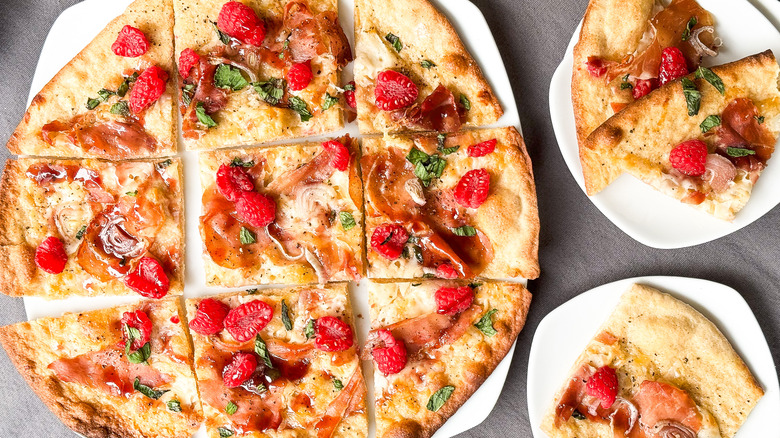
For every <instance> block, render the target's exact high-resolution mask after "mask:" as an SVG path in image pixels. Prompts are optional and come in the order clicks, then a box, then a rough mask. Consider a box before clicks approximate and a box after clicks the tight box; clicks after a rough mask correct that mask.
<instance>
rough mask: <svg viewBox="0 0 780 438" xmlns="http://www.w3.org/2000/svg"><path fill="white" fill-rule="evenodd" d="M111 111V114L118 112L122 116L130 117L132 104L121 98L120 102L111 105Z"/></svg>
mask: <svg viewBox="0 0 780 438" xmlns="http://www.w3.org/2000/svg"><path fill="white" fill-rule="evenodd" d="M109 111H110V112H111V114H118V115H120V116H125V117H128V116H130V105H128V104H127V101H126V100H120V101H119V102H117V103H115V104H113V105H111V109H110V110H109Z"/></svg>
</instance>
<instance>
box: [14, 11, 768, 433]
mask: <svg viewBox="0 0 780 438" xmlns="http://www.w3.org/2000/svg"><path fill="white" fill-rule="evenodd" d="M389 1H392V0H389ZM442 1H445V2H446V0H442ZM472 1H473V2H474V3H475V4H477V6H479V8H480V9H481V10H482V12H483V13H484V14H485V17H486V18H487V21H488V23H490V28H491V30H492V31H493V35H494V36H495V39H496V41H497V42H498V47H499V49H500V51H501V55H502V56H503V59H504V63H505V64H506V68H507V70H508V72H509V78H510V80H511V81H512V86H513V89H514V93H515V99H516V100H517V104H518V106H519V110H520V119H521V122H522V125H523V131H524V134H525V137H526V141H527V143H528V149H529V152H530V154H531V158H532V160H533V164H534V173H535V176H536V184H537V191H538V196H539V209H540V215H541V223H542V235H541V247H540V256H541V265H542V276H541V278H540V279H539V280H536V281H533V282H531V283H530V284H529V289H530V290H531V292H533V294H534V300H533V303H532V306H531V312H530V315H529V319H528V322H527V324H526V326H525V329H524V330H523V332H522V333H521V334H520V339H519V343H518V348H517V351H516V353H515V356H514V360H513V361H512V367H511V369H510V371H509V378H508V379H507V382H506V385H505V386H504V390H503V393H502V394H501V398H500V400H499V402H498V404H497V405H496V408H495V409H494V411H493V413H492V414H491V415H490V417H489V418H488V419H487V420H486V421H485V422H484V423H482V424H481V425H480V426H479V427H477V428H475V429H472V430H470V431H468V432H466V433H464V434H463V436H469V437H475V438H477V437H478V438H486V437H500V438H505V437H530V436H531V428H530V425H529V419H528V410H527V408H526V371H527V366H528V351H529V349H530V345H531V340H532V338H533V334H534V330H535V329H536V326H537V325H538V324H539V321H541V319H542V318H544V316H545V315H546V314H547V313H548V312H550V311H551V310H552V309H554V308H555V307H557V306H559V305H560V304H562V303H564V302H565V301H567V300H569V299H570V298H572V297H574V296H576V295H577V294H579V293H581V292H583V291H586V290H588V289H590V288H593V287H595V286H598V285H601V284H603V283H608V282H611V281H615V280H619V279H622V278H626V277H634V276H640V275H678V276H688V277H698V278H706V279H709V280H713V281H717V282H720V283H723V284H726V285H728V286H731V287H733V288H735V289H736V290H738V291H740V292H741V293H742V295H743V296H744V297H745V299H746V300H747V302H748V304H750V307H751V309H752V310H753V312H755V314H756V317H757V318H758V321H759V323H760V324H761V327H762V328H763V330H764V333H765V334H766V336H767V340H768V341H769V346H770V348H771V349H772V355H773V357H774V359H775V364H776V365H777V364H778V363H779V362H780V336H777V334H778V333H780V291H779V290H778V286H780V227H778V226H777V224H778V221H779V220H780V208H775V209H774V210H772V211H771V212H770V213H769V214H767V215H766V216H764V217H763V218H761V219H759V220H758V221H756V222H755V223H753V224H752V225H750V226H748V227H746V228H744V229H742V230H741V231H739V232H737V233H734V234H732V235H730V236H727V237H724V238H722V239H719V240H717V241H715V242H710V243H708V244H704V245H700V246H697V247H693V248H687V249H680V250H656V249H651V248H648V247H645V246H643V245H641V244H639V243H637V242H635V241H634V240H632V239H631V238H630V237H628V236H626V235H625V234H623V232H621V231H620V230H619V229H618V228H617V227H616V226H615V225H613V224H612V223H611V222H610V221H609V220H607V219H606V218H605V217H604V216H603V215H602V214H601V213H600V212H599V211H598V210H597V209H596V208H595V207H594V206H593V204H591V202H590V201H589V200H588V198H587V197H586V196H585V194H584V193H583V192H582V191H581V190H580V188H579V187H578V186H577V184H576V183H575V182H574V179H573V178H572V176H571V174H570V173H569V171H568V169H567V167H566V165H565V164H564V162H563V159H562V157H561V154H560V152H559V151H558V147H557V144H556V141H555V136H554V135H553V129H552V126H551V124H550V120H549V108H548V99H547V95H548V91H549V84H550V77H551V76H552V73H553V71H554V70H555V67H556V66H557V65H558V63H559V62H560V60H561V58H562V56H563V52H564V50H565V49H566V45H567V43H568V41H569V39H570V37H571V34H572V32H573V31H574V28H575V27H576V25H577V23H578V22H579V20H580V19H581V18H582V14H583V12H584V10H585V6H586V4H587V1H586V0H545V1H527V0H472ZM73 3H76V1H75V0H24V1H22V0H3V1H2V3H0V4H2V9H0V59H1V60H2V62H0V84H1V85H0V140H2V141H6V140H7V139H8V137H9V136H10V135H11V132H12V131H13V129H14V127H15V126H16V124H17V123H18V122H19V120H20V119H21V117H22V114H24V111H25V101H26V97H27V93H28V91H29V87H30V81H31V79H32V74H33V71H34V70H35V65H36V62H37V59H38V55H39V53H40V50H41V47H42V45H43V40H44V38H45V37H46V34H47V33H48V31H49V28H50V27H51V24H52V23H53V22H54V20H55V19H56V18H57V16H58V15H59V13H60V12H61V11H62V10H64V9H65V8H67V7H68V6H70V5H71V4H73ZM474 47H475V48H476V49H477V50H478V46H474ZM7 154H8V151H7V150H6V149H5V148H2V149H1V150H0V156H2V157H5V156H6V155H7ZM0 308H2V311H0V324H2V325H5V324H11V323H15V322H18V321H23V320H25V319H26V318H25V313H24V306H23V304H22V301H21V300H20V299H16V298H8V297H5V296H0ZM0 432H2V435H4V436H24V437H68V436H71V433H70V432H69V431H68V429H67V428H65V426H63V425H62V424H61V423H60V422H59V421H58V420H57V418H55V417H54V415H52V414H51V413H50V412H49V410H48V409H46V407H45V406H44V405H43V403H42V402H41V401H40V400H39V399H38V398H37V397H36V396H35V395H34V394H33V392H32V391H31V390H30V389H29V388H28V387H27V385H26V384H25V382H24V380H22V378H21V376H19V374H18V373H17V372H16V370H14V367H13V366H12V365H11V363H10V362H9V361H8V358H7V357H6V356H5V354H4V353H0Z"/></svg>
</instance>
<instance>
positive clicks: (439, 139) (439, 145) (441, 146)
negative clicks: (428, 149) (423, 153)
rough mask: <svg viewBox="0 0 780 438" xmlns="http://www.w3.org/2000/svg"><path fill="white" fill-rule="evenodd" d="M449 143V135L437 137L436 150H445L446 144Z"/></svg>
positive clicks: (442, 134)
mask: <svg viewBox="0 0 780 438" xmlns="http://www.w3.org/2000/svg"><path fill="white" fill-rule="evenodd" d="M446 141H447V134H444V133H441V134H439V135H437V136H436V149H438V150H442V149H444V143H445V142H446Z"/></svg>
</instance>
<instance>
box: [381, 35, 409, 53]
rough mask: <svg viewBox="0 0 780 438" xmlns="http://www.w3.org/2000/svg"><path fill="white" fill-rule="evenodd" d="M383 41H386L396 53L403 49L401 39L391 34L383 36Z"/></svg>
mask: <svg viewBox="0 0 780 438" xmlns="http://www.w3.org/2000/svg"><path fill="white" fill-rule="evenodd" d="M385 39H386V40H387V42H388V43H390V45H392V46H393V48H394V49H395V51H396V52H400V51H401V49H402V48H403V47H404V46H403V45H402V44H401V39H400V38H398V37H397V36H395V35H393V34H392V33H389V34H387V35H385Z"/></svg>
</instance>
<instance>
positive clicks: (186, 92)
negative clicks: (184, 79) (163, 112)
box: [181, 84, 195, 106]
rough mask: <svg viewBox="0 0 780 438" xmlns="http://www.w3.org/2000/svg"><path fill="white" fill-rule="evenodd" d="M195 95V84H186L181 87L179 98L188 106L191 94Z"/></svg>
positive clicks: (190, 101)
mask: <svg viewBox="0 0 780 438" xmlns="http://www.w3.org/2000/svg"><path fill="white" fill-rule="evenodd" d="M194 95H195V84H186V85H185V86H184V88H182V89H181V99H182V100H183V101H184V104H185V105H187V106H190V103H192V96H194Z"/></svg>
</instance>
